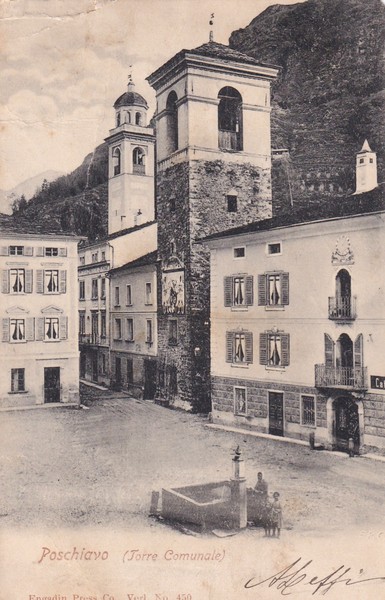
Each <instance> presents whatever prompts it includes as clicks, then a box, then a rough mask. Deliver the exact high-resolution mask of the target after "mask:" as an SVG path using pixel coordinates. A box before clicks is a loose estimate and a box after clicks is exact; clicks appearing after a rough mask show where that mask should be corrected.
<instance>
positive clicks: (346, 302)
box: [334, 269, 353, 319]
mask: <svg viewBox="0 0 385 600" xmlns="http://www.w3.org/2000/svg"><path fill="white" fill-rule="evenodd" d="M351 296H352V282H351V277H350V273H349V272H348V271H347V270H346V269H341V270H340V271H338V273H337V275H336V298H335V303H336V305H335V315H334V316H335V317H336V318H345V319H350V318H351V317H352V316H353V314H352V297H351Z"/></svg>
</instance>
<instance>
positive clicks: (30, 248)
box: [24, 246, 33, 256]
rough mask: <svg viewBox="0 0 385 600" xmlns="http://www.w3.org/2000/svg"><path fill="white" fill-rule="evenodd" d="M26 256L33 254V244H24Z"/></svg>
mask: <svg viewBox="0 0 385 600" xmlns="http://www.w3.org/2000/svg"><path fill="white" fill-rule="evenodd" d="M24 256H33V248H32V246H24Z"/></svg>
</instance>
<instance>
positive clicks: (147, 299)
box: [145, 283, 152, 304]
mask: <svg viewBox="0 0 385 600" xmlns="http://www.w3.org/2000/svg"><path fill="white" fill-rule="evenodd" d="M145 303H146V304H152V286H151V283H146V297H145Z"/></svg>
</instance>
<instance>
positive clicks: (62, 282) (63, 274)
mask: <svg viewBox="0 0 385 600" xmlns="http://www.w3.org/2000/svg"><path fill="white" fill-rule="evenodd" d="M66 288H67V271H59V293H60V294H65V293H66Z"/></svg>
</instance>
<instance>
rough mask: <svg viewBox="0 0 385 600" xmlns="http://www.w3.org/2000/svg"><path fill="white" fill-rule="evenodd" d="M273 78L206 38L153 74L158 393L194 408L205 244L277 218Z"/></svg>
mask: <svg viewBox="0 0 385 600" xmlns="http://www.w3.org/2000/svg"><path fill="white" fill-rule="evenodd" d="M277 74H278V68H277V67H274V66H271V65H266V64H262V63H259V62H258V61H257V60H255V59H254V58H252V57H250V56H247V55H244V54H241V53H239V52H237V51H235V50H232V49H230V48H229V47H227V46H224V45H222V44H218V43H216V42H214V41H210V42H208V43H206V44H203V45H202V46H200V47H199V48H196V49H193V50H182V51H181V52H179V53H178V54H176V56H174V57H173V58H171V59H170V60H169V61H168V62H166V63H165V64H164V65H163V66H161V67H160V68H159V69H158V70H157V71H155V72H154V73H152V75H150V76H149V77H148V81H149V83H150V85H152V86H153V88H154V89H155V91H156V97H157V112H156V130H157V136H156V149H157V182H156V189H157V221H158V258H159V260H160V272H159V290H160V295H161V297H160V300H159V306H158V308H159V310H158V351H159V369H160V380H159V381H160V383H159V390H158V392H159V394H158V395H159V396H160V397H165V398H166V399H167V398H168V399H169V400H170V401H172V402H182V403H183V402H185V401H187V402H190V403H191V404H192V407H193V409H194V410H196V411H206V410H210V393H209V389H210V383H209V377H210V350H209V348H210V323H209V320H210V281H209V271H210V268H209V253H208V251H207V250H206V248H205V247H204V245H203V244H201V243H199V239H201V238H204V237H205V236H207V235H210V234H212V233H215V232H218V231H223V230H226V229H230V228H232V227H236V226H237V225H244V224H245V223H249V222H251V221H256V220H259V219H266V218H268V217H270V216H271V208H272V207H271V150H270V84H271V81H272V80H274V79H275V77H276V76H277ZM162 369H163V374H162Z"/></svg>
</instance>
